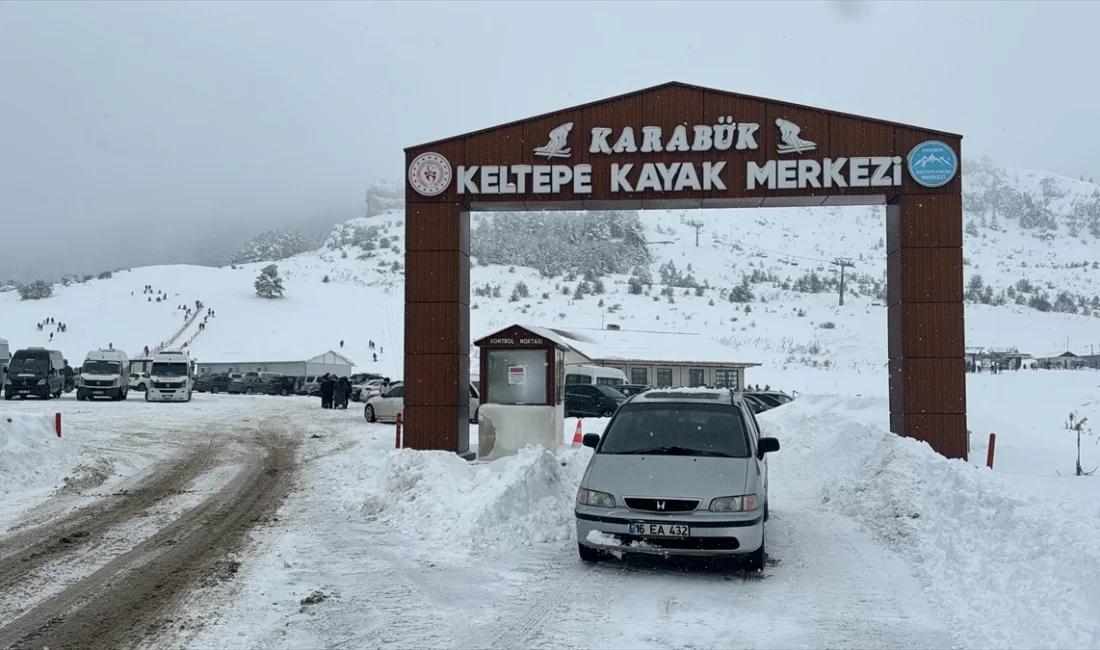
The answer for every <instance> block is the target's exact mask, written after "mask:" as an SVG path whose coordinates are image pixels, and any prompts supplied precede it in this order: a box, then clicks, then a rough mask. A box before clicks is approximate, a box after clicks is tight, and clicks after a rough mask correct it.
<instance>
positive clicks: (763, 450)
mask: <svg viewBox="0 0 1100 650" xmlns="http://www.w3.org/2000/svg"><path fill="white" fill-rule="evenodd" d="M757 448H758V449H759V450H760V455H761V456H763V455H764V454H771V453H774V452H777V451H779V438H761V439H760V444H759V445H757Z"/></svg>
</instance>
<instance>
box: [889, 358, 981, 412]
mask: <svg viewBox="0 0 1100 650" xmlns="http://www.w3.org/2000/svg"><path fill="white" fill-rule="evenodd" d="M890 376H891V387H890V410H891V411H902V412H905V413H906V414H912V413H966V362H965V360H964V359H963V358H962V357H959V358H957V359H918V358H907V359H891V360H890ZM899 382H900V386H901V389H900V390H899V391H897V393H896V394H895V390H896V389H895V387H894V385H893V384H894V383H899Z"/></svg>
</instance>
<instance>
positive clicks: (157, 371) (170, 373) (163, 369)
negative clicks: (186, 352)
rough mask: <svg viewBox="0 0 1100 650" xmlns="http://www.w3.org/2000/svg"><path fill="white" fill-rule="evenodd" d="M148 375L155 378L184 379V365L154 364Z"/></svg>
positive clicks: (185, 374)
mask: <svg viewBox="0 0 1100 650" xmlns="http://www.w3.org/2000/svg"><path fill="white" fill-rule="evenodd" d="M149 374H151V375H155V376H157V377H186V376H187V364H186V363H154V364H153V369H152V370H151V371H149Z"/></svg>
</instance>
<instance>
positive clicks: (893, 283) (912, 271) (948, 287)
mask: <svg viewBox="0 0 1100 650" xmlns="http://www.w3.org/2000/svg"><path fill="white" fill-rule="evenodd" d="M962 300H963V255H962V248H901V249H898V250H896V251H894V252H892V253H890V254H889V255H887V256H886V304H887V305H896V304H898V303H900V302H955V303H962Z"/></svg>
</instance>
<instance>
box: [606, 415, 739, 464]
mask: <svg viewBox="0 0 1100 650" xmlns="http://www.w3.org/2000/svg"><path fill="white" fill-rule="evenodd" d="M599 453H601V454H652V455H667V456H722V457H727V458H748V457H749V456H750V453H749V441H748V434H747V432H746V431H745V423H744V420H743V419H742V417H741V410H740V409H739V408H738V407H737V406H733V405H730V404H684V403H675V404H673V403H664V404H660V403H650V404H629V403H628V404H625V405H624V406H622V407H620V408H619V412H618V413H617V414H616V415H615V419H614V420H612V422H611V424H610V425H609V426H608V428H607V431H606V432H604V434H603V441H602V443H601V445H600V448H599Z"/></svg>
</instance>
